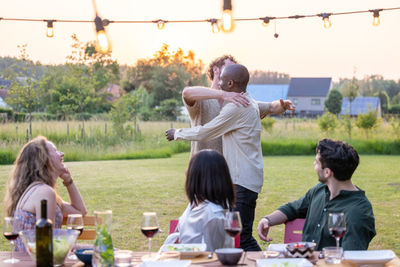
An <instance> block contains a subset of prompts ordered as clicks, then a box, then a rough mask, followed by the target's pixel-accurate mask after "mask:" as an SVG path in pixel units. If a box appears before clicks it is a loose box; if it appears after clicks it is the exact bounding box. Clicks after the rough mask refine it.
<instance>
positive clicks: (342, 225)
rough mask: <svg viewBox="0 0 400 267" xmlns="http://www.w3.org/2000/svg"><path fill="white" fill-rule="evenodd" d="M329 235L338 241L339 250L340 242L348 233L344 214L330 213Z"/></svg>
mask: <svg viewBox="0 0 400 267" xmlns="http://www.w3.org/2000/svg"><path fill="white" fill-rule="evenodd" d="M328 229H329V233H330V234H331V235H332V236H333V237H334V238H335V239H336V247H337V248H339V240H340V238H341V237H343V236H344V234H345V233H346V220H345V217H344V213H343V212H341V213H329V218H328Z"/></svg>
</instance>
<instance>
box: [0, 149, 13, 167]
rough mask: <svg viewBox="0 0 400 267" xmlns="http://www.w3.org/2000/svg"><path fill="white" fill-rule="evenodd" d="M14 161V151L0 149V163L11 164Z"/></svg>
mask: <svg viewBox="0 0 400 267" xmlns="http://www.w3.org/2000/svg"><path fill="white" fill-rule="evenodd" d="M14 161H15V156H14V153H13V152H11V151H9V150H4V151H1V150H0V164H13V162H14Z"/></svg>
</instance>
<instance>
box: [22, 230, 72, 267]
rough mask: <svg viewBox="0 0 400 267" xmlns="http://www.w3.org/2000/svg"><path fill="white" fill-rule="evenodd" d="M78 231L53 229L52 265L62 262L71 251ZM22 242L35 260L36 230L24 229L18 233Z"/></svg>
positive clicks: (59, 264) (58, 264)
mask: <svg viewBox="0 0 400 267" xmlns="http://www.w3.org/2000/svg"><path fill="white" fill-rule="evenodd" d="M78 235H79V231H77V230H66V229H53V265H54V266H61V265H63V264H64V260H65V257H67V255H68V253H69V252H70V251H71V248H72V246H73V245H74V244H75V242H76V239H77V238H78ZM19 236H20V237H21V239H22V241H23V242H24V245H25V249H26V251H27V252H28V254H29V255H30V256H31V258H32V260H33V261H34V262H36V231H35V230H25V231H21V232H20V233H19Z"/></svg>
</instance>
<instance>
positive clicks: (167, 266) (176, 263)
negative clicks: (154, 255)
mask: <svg viewBox="0 0 400 267" xmlns="http://www.w3.org/2000/svg"><path fill="white" fill-rule="evenodd" d="M191 263H192V261H188V260H184V261H180V260H172V261H145V262H142V263H141V264H140V265H139V267H188V266H190V264H191Z"/></svg>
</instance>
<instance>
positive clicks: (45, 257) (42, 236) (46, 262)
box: [36, 199, 53, 267]
mask: <svg viewBox="0 0 400 267" xmlns="http://www.w3.org/2000/svg"><path fill="white" fill-rule="evenodd" d="M40 204H41V218H40V219H39V220H37V222H36V266H38V267H49V266H53V223H52V222H51V220H50V219H48V218H47V200H46V199H42V200H41V202H40Z"/></svg>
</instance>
